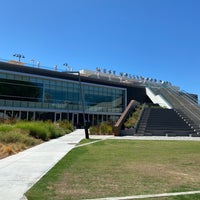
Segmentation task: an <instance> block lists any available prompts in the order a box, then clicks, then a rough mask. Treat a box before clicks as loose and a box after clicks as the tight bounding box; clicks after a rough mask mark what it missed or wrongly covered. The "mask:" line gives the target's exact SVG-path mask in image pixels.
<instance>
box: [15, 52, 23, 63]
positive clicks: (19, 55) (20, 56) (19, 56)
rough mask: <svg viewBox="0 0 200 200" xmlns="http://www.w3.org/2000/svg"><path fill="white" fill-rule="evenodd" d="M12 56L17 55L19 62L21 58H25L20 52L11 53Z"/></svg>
mask: <svg viewBox="0 0 200 200" xmlns="http://www.w3.org/2000/svg"><path fill="white" fill-rule="evenodd" d="M13 56H15V57H18V58H19V62H20V60H21V58H25V56H24V55H22V54H13Z"/></svg>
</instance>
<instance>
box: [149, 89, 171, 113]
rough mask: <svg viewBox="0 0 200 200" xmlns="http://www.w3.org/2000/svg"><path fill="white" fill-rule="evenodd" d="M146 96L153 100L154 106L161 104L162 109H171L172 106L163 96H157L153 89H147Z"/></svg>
mask: <svg viewBox="0 0 200 200" xmlns="http://www.w3.org/2000/svg"><path fill="white" fill-rule="evenodd" d="M146 94H147V96H148V97H149V98H150V99H151V101H152V102H153V103H154V104H159V105H160V106H161V107H165V108H169V109H171V108H172V106H171V104H170V103H169V102H167V101H166V100H165V99H164V98H163V97H162V96H161V95H159V94H158V95H155V94H154V93H153V92H152V90H151V89H149V88H146Z"/></svg>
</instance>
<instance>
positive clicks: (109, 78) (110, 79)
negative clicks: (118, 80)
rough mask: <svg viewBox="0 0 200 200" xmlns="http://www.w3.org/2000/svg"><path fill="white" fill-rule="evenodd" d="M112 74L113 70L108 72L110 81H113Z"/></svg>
mask: <svg viewBox="0 0 200 200" xmlns="http://www.w3.org/2000/svg"><path fill="white" fill-rule="evenodd" d="M111 73H112V71H111V70H108V74H109V81H110V80H111Z"/></svg>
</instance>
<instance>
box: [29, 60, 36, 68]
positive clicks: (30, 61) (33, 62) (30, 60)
mask: <svg viewBox="0 0 200 200" xmlns="http://www.w3.org/2000/svg"><path fill="white" fill-rule="evenodd" d="M30 62H32V65H33V67H34V62H35V60H34V59H31V60H30Z"/></svg>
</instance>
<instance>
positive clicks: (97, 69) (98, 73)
mask: <svg viewBox="0 0 200 200" xmlns="http://www.w3.org/2000/svg"><path fill="white" fill-rule="evenodd" d="M96 71H97V78H100V72H101V69H100V67H97V68H96Z"/></svg>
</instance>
